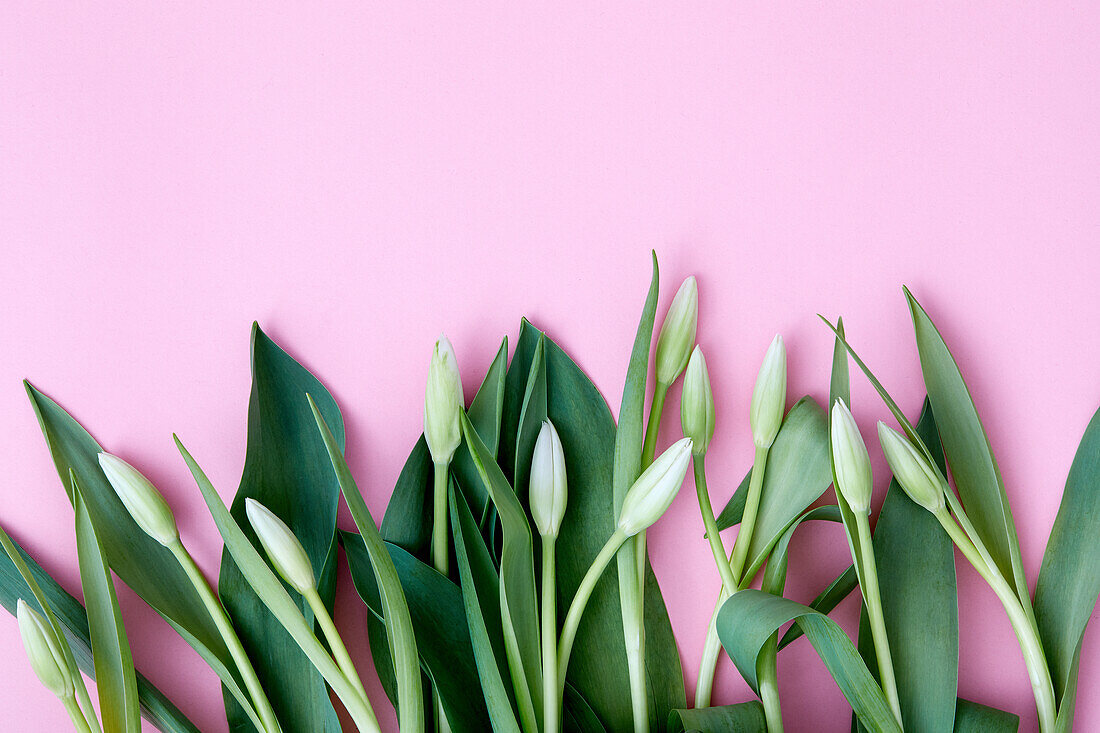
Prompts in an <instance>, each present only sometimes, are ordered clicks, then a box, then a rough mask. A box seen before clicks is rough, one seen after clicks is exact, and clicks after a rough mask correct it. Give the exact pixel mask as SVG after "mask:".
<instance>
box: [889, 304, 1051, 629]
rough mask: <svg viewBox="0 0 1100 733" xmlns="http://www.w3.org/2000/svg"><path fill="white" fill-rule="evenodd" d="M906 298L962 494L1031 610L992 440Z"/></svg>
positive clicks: (939, 341) (926, 322)
mask: <svg viewBox="0 0 1100 733" xmlns="http://www.w3.org/2000/svg"><path fill="white" fill-rule="evenodd" d="M905 297H906V299H907V300H908V302H909V311H910V313H911V314H912V316H913V329H914V331H915V333H916V340H917V353H918V354H919V355H920V362H921V371H922V372H923V373H924V384H925V387H926V388H927V389H928V400H929V402H931V404H932V411H933V412H934V413H935V414H936V425H937V427H938V429H939V433H940V440H941V442H942V444H943V451H944V454H945V455H946V457H947V465H948V466H950V467H951V476H952V477H953V478H954V479H955V488H956V489H957V490H958V492H959V498H960V499H961V500H962V503H963V506H964V507H966V513H967V514H968V515H969V517H970V521H971V523H972V524H973V525H974V529H975V530H976V531H977V533H978V536H979V537H981V539H982V541H983V542H984V543H985V546H986V548H987V549H988V550H989V553H990V555H991V556H992V557H993V560H994V562H995V563H996V564H997V566H998V567H999V568H1000V570H1001V573H1002V574H1003V575H1004V576H1005V577H1006V578H1008V579H1010V580H1011V581H1013V582H1014V583H1015V586H1016V593H1017V595H1018V596H1019V597H1020V600H1022V601H1023V602H1024V607H1025V609H1030V608H1031V606H1030V598H1031V596H1030V591H1029V590H1028V586H1027V577H1026V576H1025V575H1024V569H1023V562H1022V561H1021V559H1020V542H1019V540H1018V539H1017V537H1016V525H1015V524H1014V523H1013V521H1012V509H1011V508H1010V507H1009V504H1008V496H1007V495H1006V494H1005V487H1004V481H1002V480H1001V472H1000V470H999V469H998V468H997V461H996V459H995V458H994V457H993V449H992V448H991V447H990V445H989V438H988V437H986V434H985V430H984V429H983V428H982V422H981V420H980V419H979V417H978V411H977V409H976V408H975V407H974V401H973V399H971V397H970V391H969V390H968V389H967V387H966V383H965V382H964V381H963V377H962V374H961V373H960V372H959V367H958V364H957V363H956V362H955V359H954V358H953V357H952V356H951V352H950V351H949V350H948V348H947V344H946V343H944V340H943V337H942V336H941V335H940V333H939V331H937V330H936V326H935V325H934V324H933V323H932V321H931V319H929V317H928V314H927V313H925V311H924V309H923V308H922V307H921V305H920V303H918V302H917V301H916V299H915V298H914V297H913V295H912V293H910V292H909V290H908V289H906V290H905Z"/></svg>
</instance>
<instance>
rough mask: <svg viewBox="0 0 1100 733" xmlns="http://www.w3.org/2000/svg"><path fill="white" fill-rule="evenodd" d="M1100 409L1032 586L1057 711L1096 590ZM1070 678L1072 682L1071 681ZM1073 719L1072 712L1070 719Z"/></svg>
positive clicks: (1069, 688) (1099, 579)
mask: <svg viewBox="0 0 1100 733" xmlns="http://www.w3.org/2000/svg"><path fill="white" fill-rule="evenodd" d="M1098 486H1100V410H1098V411H1097V412H1096V413H1095V414H1094V415H1093V416H1092V420H1090V421H1089V424H1088V427H1087V428H1085V434H1084V436H1083V437H1082V438H1081V443H1080V445H1079V446H1078V448H1077V454H1076V455H1075V456H1074V458H1073V465H1072V466H1070V469H1069V476H1068V478H1067V479H1066V488H1065V490H1064V491H1063V492H1062V503H1061V506H1060V507H1059V508H1058V517H1057V518H1056V519H1055V520H1054V528H1053V529H1052V530H1051V533H1050V539H1049V540H1048V541H1047V549H1046V553H1045V554H1044V555H1043V565H1042V567H1041V568H1040V570H1039V580H1038V582H1037V584H1036V586H1035V620H1036V622H1037V623H1038V627H1039V636H1040V638H1041V639H1042V642H1043V651H1044V653H1045V654H1046V657H1047V662H1048V663H1049V665H1050V673H1051V676H1052V677H1053V678H1054V691H1055V694H1056V696H1057V699H1058V706H1059V717H1061V716H1062V710H1061V708H1063V707H1064V706H1065V701H1066V700H1067V698H1069V700H1070V706H1071V708H1072V706H1073V701H1072V698H1073V695H1074V688H1075V687H1076V684H1075V681H1076V676H1077V665H1078V662H1079V659H1078V656H1079V649H1080V647H1081V640H1082V638H1083V637H1084V633H1085V626H1086V624H1088V621H1089V618H1090V616H1091V615H1092V612H1093V609H1094V608H1095V607H1096V598H1097V594H1098V593H1100V547H1098V546H1097V541H1096V538H1097V537H1100V491H1098V490H1097V487H1098ZM1071 680H1073V681H1074V684H1071ZM1068 722H1069V723H1070V724H1071V725H1072V713H1070V720H1069V721H1068Z"/></svg>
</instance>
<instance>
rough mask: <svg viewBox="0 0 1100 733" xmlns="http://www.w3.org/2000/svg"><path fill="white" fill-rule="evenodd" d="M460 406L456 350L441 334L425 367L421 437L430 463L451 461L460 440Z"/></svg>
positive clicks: (459, 383) (460, 379) (460, 380)
mask: <svg viewBox="0 0 1100 733" xmlns="http://www.w3.org/2000/svg"><path fill="white" fill-rule="evenodd" d="M462 409H463V396H462V378H461V377H460V376H459V374H458V360H457V359H455V350H454V348H453V347H452V346H451V342H450V341H448V340H447V337H446V336H442V335H441V336H440V337H439V340H438V341H436V342H435V349H434V350H433V351H432V361H431V364H429V366H428V387H427V390H426V392H425V395H424V440H425V441H427V443H428V452H429V453H431V454H432V462H433V463H443V464H446V463H450V461H451V456H453V455H454V453H455V449H457V448H458V446H459V443H461V442H462V427H461V426H460V425H459V422H458V415H459V413H460V412H461V411H462Z"/></svg>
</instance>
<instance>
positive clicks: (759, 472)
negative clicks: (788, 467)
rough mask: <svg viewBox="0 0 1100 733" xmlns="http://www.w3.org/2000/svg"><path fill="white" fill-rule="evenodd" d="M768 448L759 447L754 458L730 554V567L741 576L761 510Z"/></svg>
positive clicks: (734, 573) (735, 573) (734, 574)
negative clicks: (739, 525)
mask: <svg viewBox="0 0 1100 733" xmlns="http://www.w3.org/2000/svg"><path fill="white" fill-rule="evenodd" d="M770 449H771V447H770V446H769V447H768V448H757V449H756V453H755V455H754V456H753V459H752V474H751V475H750V476H749V494H748V496H747V497H746V498H745V511H744V513H743V514H742V515H741V528H740V529H739V530H737V540H736V541H734V543H733V552H732V553H731V555H730V567H731V568H732V569H733V576H734V577H735V578H740V577H741V573H742V572H743V571H744V570H745V561H746V560H747V559H748V556H749V543H750V542H752V532H753V529H755V527H756V515H757V513H758V512H759V511H760V494H761V493H762V489H763V486H764V467H765V466H766V465H767V463H768V451H769V450H770Z"/></svg>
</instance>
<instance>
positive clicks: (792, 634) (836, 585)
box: [779, 565, 859, 650]
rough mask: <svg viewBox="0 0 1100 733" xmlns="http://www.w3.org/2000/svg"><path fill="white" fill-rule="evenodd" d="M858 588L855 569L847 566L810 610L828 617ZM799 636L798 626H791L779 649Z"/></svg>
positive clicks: (814, 600)
mask: <svg viewBox="0 0 1100 733" xmlns="http://www.w3.org/2000/svg"><path fill="white" fill-rule="evenodd" d="M858 586H859V579H858V578H857V577H856V569H855V567H854V566H852V565H849V566H848V568H847V569H846V570H845V571H844V572H842V573H841V574H840V575H838V576H837V577H836V578H835V579H834V580H833V581H832V582H831V583H829V584H828V585H827V586H825V589H824V590H823V591H821V592H820V593H818V594H817V596H816V597H815V598H814V599H813V600H812V601H810V608H812V609H813V610H815V611H819V612H821V613H824V614H826V615H828V613H829V612H830V611H832V610H833V609H834V608H836V607H837V606H839V605H840V602H841V601H843V600H844V599H845V598H847V597H848V596H849V594H851V592H852V591H854V590H855V589H856V587H858ZM801 636H802V627H801V626H799V625H798V624H795V625H793V626H791V627H790V628H789V629H787V633H785V634H784V635H783V638H782V639H780V640H779V649H780V650H782V649H783V647H785V646H787V645H788V644H790V643H791V642H792V641H794V640H795V639H798V638H799V637H801Z"/></svg>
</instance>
